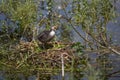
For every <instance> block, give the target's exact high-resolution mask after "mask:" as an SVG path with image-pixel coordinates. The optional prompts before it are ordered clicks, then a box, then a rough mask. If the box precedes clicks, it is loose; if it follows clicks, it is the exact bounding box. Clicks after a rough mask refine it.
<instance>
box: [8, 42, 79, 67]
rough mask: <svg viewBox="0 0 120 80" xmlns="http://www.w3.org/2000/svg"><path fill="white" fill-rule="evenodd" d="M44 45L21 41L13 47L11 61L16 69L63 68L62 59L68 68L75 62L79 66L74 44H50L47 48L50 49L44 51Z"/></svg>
mask: <svg viewBox="0 0 120 80" xmlns="http://www.w3.org/2000/svg"><path fill="white" fill-rule="evenodd" d="M42 45H43V44H41V43H40V44H38V43H36V42H23V41H21V42H20V43H19V44H17V45H15V46H13V48H12V49H13V50H12V54H11V55H10V56H9V60H10V61H13V62H14V63H15V64H14V65H15V66H16V68H20V67H22V66H31V67H32V66H33V67H39V68H61V59H62V57H63V59H64V65H65V67H66V68H68V67H70V66H71V65H73V61H74V62H75V63H76V64H77V61H78V57H77V56H75V52H76V50H75V49H74V48H72V46H73V45H74V43H67V44H66V43H61V42H58V43H56V42H55V43H49V44H47V46H50V47H47V48H46V49H43V47H41V46H42ZM51 45H52V46H51ZM45 46H46V45H45Z"/></svg>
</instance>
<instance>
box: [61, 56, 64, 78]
mask: <svg viewBox="0 0 120 80" xmlns="http://www.w3.org/2000/svg"><path fill="white" fill-rule="evenodd" d="M61 62H62V77H64V58H63V54H61Z"/></svg>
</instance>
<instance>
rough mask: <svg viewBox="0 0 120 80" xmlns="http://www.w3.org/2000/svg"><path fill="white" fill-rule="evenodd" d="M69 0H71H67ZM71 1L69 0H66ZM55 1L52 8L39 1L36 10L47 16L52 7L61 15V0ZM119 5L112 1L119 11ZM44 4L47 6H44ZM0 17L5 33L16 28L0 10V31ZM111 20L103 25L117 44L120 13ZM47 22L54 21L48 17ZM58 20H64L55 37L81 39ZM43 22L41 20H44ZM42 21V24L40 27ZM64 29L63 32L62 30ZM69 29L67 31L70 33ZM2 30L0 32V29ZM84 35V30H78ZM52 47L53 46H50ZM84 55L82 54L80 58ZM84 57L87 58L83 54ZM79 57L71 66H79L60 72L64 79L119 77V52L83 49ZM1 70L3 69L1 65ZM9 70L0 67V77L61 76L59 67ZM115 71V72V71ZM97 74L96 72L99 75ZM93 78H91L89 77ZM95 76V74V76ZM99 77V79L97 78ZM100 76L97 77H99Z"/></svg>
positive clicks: (49, 79) (46, 79)
mask: <svg viewBox="0 0 120 80" xmlns="http://www.w3.org/2000/svg"><path fill="white" fill-rule="evenodd" d="M70 1H71V0H70ZM56 3H57V2H56ZM70 3H71V2H70ZM70 3H69V5H66V6H68V7H67V8H66V12H69V11H70V10H71V4H70ZM57 4H59V5H55V7H53V8H52V9H49V8H48V7H47V5H51V4H49V2H48V3H47V2H46V1H40V3H39V6H38V13H40V11H42V17H45V18H46V17H49V19H50V18H51V14H52V12H54V11H53V10H56V11H57V13H59V14H60V15H63V16H65V12H64V10H62V9H61V5H62V1H60V0H58V3H57ZM118 5H120V1H118V3H117V4H116V6H117V12H118V13H120V7H119V6H118ZM46 8H48V9H46ZM42 17H41V16H39V15H38V17H37V18H38V21H39V20H40V19H41V18H42ZM68 17H69V18H71V17H72V15H68ZM2 21H5V24H6V25H9V28H7V29H8V34H10V33H13V32H14V30H15V29H16V28H18V26H17V24H16V23H14V22H12V21H11V20H9V19H8V18H7V17H6V15H5V14H3V13H0V32H1V31H2V28H1V27H2ZM115 21H117V23H113V22H112V21H111V22H109V23H108V24H107V26H109V28H108V33H111V35H112V39H113V40H112V41H113V42H112V43H113V44H115V45H120V44H119V43H120V37H119V36H120V33H119V30H120V27H119V26H120V24H119V23H120V17H118V18H116V19H115ZM50 23H52V24H53V23H54V22H53V21H52V20H51V22H50ZM60 23H62V24H64V26H63V25H62V24H61V25H60V26H62V27H60V28H59V30H58V32H57V35H58V37H57V40H61V41H62V39H64V40H63V41H65V42H69V41H73V42H78V41H81V42H82V40H81V38H79V37H78V34H76V33H75V32H74V31H72V30H66V29H65V28H64V27H65V26H66V25H68V23H66V20H62V19H61V20H60ZM44 25H45V24H44ZM44 25H42V26H43V27H44ZM13 26H16V28H14V27H13ZM78 30H79V31H80V32H82V30H81V29H80V28H78ZM63 33H64V34H63ZM70 33H71V34H70ZM0 34H2V33H0ZM82 34H83V35H84V33H82ZM52 47H53V46H52ZM84 57H85V58H84ZM86 57H87V58H86ZM80 59H81V61H80V63H79V64H78V65H75V67H77V68H79V69H73V70H70V71H69V70H68V71H67V70H65V76H64V80H103V79H102V77H103V76H105V75H106V80H119V79H120V56H118V55H117V54H112V53H111V54H109V55H108V54H107V55H106V54H104V53H103V54H102V52H101V53H100V54H98V53H94V52H91V53H84V54H83V56H82V57H80ZM82 59H84V60H85V59H86V62H88V63H86V62H84V60H83V61H82ZM4 70H5V69H4ZM13 70H14V69H13ZM10 71H11V72H6V71H0V80H6V79H9V80H37V79H38V78H39V79H38V80H62V75H61V70H58V71H53V72H51V71H48V72H47V71H40V72H37V71H36V70H35V71H31V72H27V73H25V74H24V73H19V72H18V73H17V74H16V73H14V72H12V70H10ZM117 71H119V72H117ZM97 75H100V76H99V77H98V76H97ZM91 76H92V77H94V78H92V77H91ZM96 76H97V77H96ZM98 78H99V79H98ZM100 78H101V79H100Z"/></svg>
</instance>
